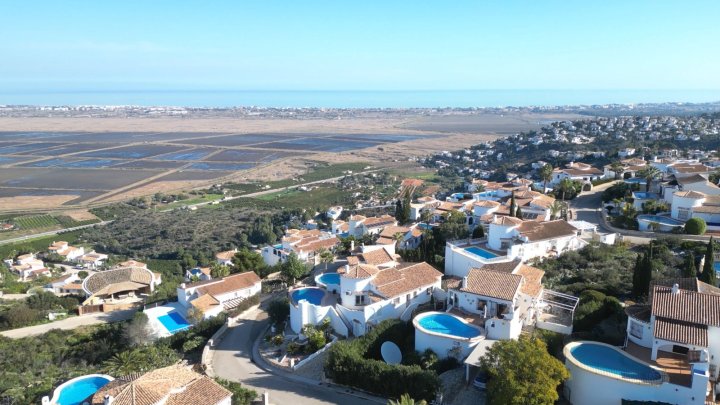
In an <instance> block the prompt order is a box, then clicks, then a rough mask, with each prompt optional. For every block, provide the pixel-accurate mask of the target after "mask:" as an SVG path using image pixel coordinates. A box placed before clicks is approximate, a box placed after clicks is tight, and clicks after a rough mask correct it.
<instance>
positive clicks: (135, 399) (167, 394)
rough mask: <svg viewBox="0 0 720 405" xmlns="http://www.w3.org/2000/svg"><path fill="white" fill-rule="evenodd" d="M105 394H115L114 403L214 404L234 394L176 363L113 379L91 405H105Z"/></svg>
mask: <svg viewBox="0 0 720 405" xmlns="http://www.w3.org/2000/svg"><path fill="white" fill-rule="evenodd" d="M106 395H111V396H113V397H114V400H113V405H155V404H159V403H163V404H166V405H169V404H173V405H205V404H208V405H214V404H217V403H218V402H220V401H222V400H224V399H226V398H228V397H229V396H231V395H232V393H231V392H230V391H228V390H226V389H225V388H223V387H222V386H220V385H219V384H217V383H216V382H214V381H212V380H210V379H209V378H207V377H205V376H202V375H200V374H198V373H196V372H194V371H192V370H190V369H189V368H188V367H184V366H180V365H174V366H170V367H164V368H160V369H157V370H153V371H150V372H148V373H145V374H143V375H141V376H137V375H133V376H128V377H121V378H118V379H116V380H114V381H111V382H110V383H108V384H107V385H106V386H104V387H102V388H100V390H98V391H97V392H96V393H95V394H94V395H93V396H92V401H91V402H92V404H93V405H102V404H103V403H104V398H105V396H106Z"/></svg>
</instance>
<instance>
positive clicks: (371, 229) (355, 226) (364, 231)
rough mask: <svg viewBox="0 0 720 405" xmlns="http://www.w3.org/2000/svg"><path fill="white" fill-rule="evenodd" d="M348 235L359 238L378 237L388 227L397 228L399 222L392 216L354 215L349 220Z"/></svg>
mask: <svg viewBox="0 0 720 405" xmlns="http://www.w3.org/2000/svg"><path fill="white" fill-rule="evenodd" d="M347 224H348V234H349V235H352V236H355V237H356V238H359V237H361V236H363V235H368V234H370V235H376V234H379V233H380V232H382V230H383V229H384V228H385V227H387V226H397V220H396V219H395V217H393V216H391V215H382V216H379V217H365V216H362V215H352V216H350V218H348V222H347Z"/></svg>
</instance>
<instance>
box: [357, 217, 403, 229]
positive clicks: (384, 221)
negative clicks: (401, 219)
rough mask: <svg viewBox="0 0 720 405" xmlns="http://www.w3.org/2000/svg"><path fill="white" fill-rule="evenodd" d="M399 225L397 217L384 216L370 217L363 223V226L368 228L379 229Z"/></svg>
mask: <svg viewBox="0 0 720 405" xmlns="http://www.w3.org/2000/svg"><path fill="white" fill-rule="evenodd" d="M395 223H397V220H396V219H395V217H393V216H390V215H383V216H380V217H369V218H367V219H365V221H363V225H365V227H366V228H377V227H380V226H386V225H391V224H395Z"/></svg>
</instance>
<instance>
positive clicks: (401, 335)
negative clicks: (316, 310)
mask: <svg viewBox="0 0 720 405" xmlns="http://www.w3.org/2000/svg"><path fill="white" fill-rule="evenodd" d="M414 335H415V334H414V331H413V327H412V325H410V324H409V323H405V322H402V321H398V320H388V321H384V322H382V323H380V324H379V325H377V326H376V327H375V328H373V329H372V330H371V331H370V332H369V333H368V334H366V335H365V336H362V337H360V338H357V339H355V340H352V341H343V342H338V343H336V344H334V345H333V346H332V347H331V348H330V350H329V353H328V359H327V362H326V364H325V373H326V374H327V375H328V376H329V377H330V378H332V380H333V381H335V382H336V383H338V384H343V385H349V386H352V387H355V388H359V389H362V390H365V391H368V392H371V393H374V394H377V395H381V396H384V397H390V398H399V397H400V396H401V395H402V394H409V395H410V396H411V397H412V398H416V399H425V400H427V401H430V400H433V399H434V398H435V393H436V392H437V391H438V390H439V389H440V379H439V378H438V376H437V375H436V374H435V373H434V372H432V371H430V370H423V369H422V368H421V367H420V366H418V365H403V364H400V365H389V364H386V363H385V362H384V361H382V360H379V358H380V346H381V345H382V343H384V342H386V341H392V342H394V343H396V344H397V345H398V346H399V347H400V348H401V350H402V351H403V359H408V358H413V357H417V355H416V353H415V350H414ZM410 352H411V353H412V354H413V355H415V356H405V354H406V353H407V354H408V355H409V354H410Z"/></svg>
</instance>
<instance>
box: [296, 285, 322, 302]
mask: <svg viewBox="0 0 720 405" xmlns="http://www.w3.org/2000/svg"><path fill="white" fill-rule="evenodd" d="M290 296H291V297H292V300H293V302H294V303H296V304H297V303H298V302H300V301H302V300H305V301H307V302H309V303H311V304H313V305H321V304H322V299H323V297H324V296H325V291H324V290H322V289H320V288H316V287H305V288H298V289H297V290H293V291H292V292H291V293H290Z"/></svg>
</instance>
